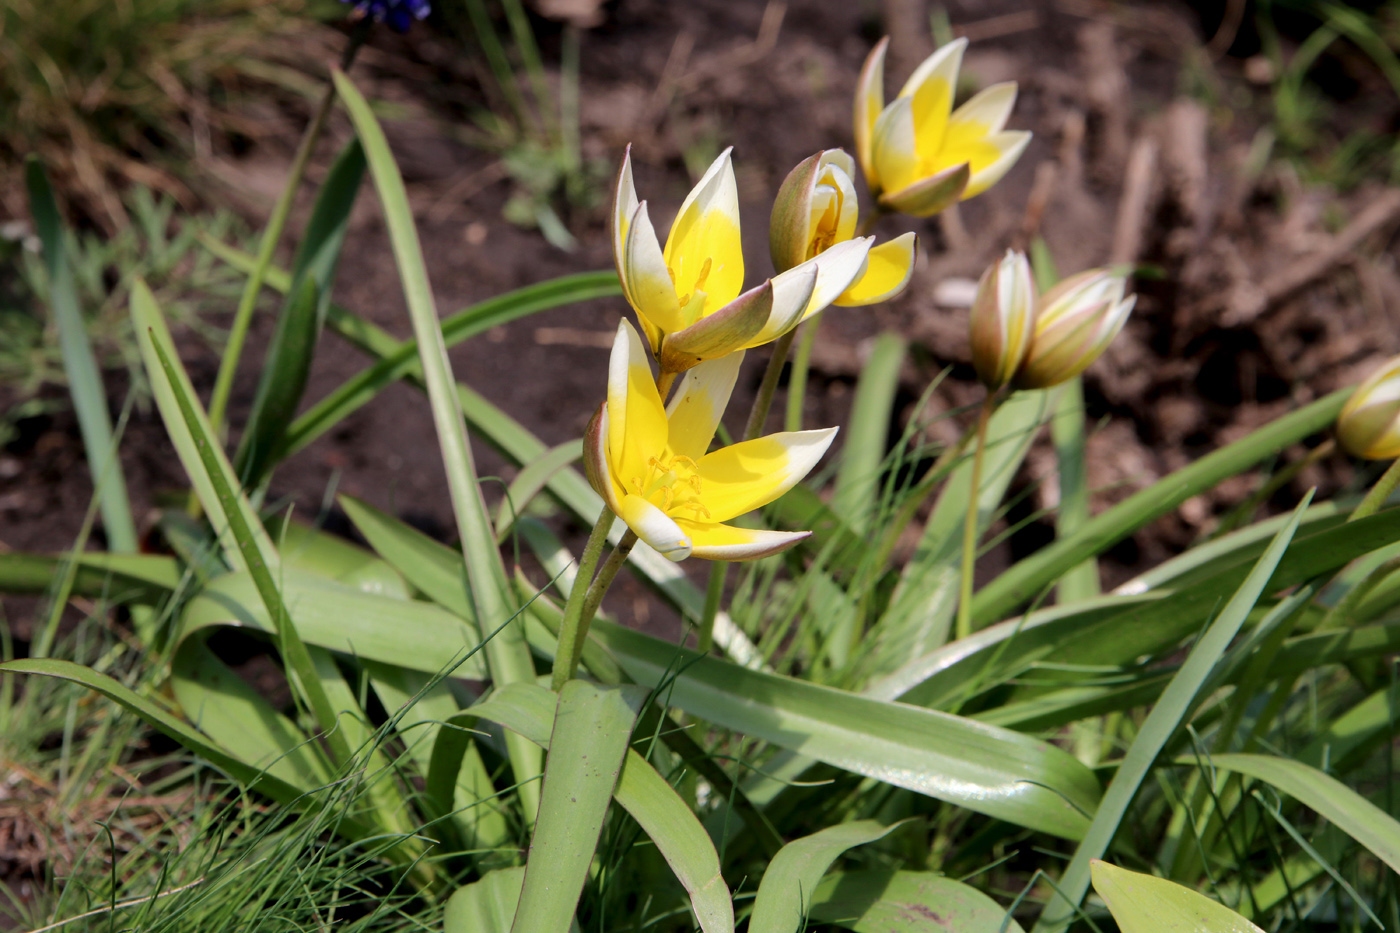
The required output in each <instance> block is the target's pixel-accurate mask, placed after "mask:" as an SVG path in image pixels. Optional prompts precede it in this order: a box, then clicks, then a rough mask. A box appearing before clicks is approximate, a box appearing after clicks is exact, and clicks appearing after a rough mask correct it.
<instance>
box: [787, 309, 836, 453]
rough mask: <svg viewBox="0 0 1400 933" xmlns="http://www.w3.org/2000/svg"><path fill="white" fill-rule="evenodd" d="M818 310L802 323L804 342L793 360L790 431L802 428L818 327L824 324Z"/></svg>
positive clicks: (789, 406)
mask: <svg viewBox="0 0 1400 933" xmlns="http://www.w3.org/2000/svg"><path fill="white" fill-rule="evenodd" d="M825 313H826V312H825V311H818V312H817V313H816V314H814V315H812V316H811V317H810V318H808V319H807V320H806V321H804V322H803V324H802V342H801V343H799V344H798V345H797V356H795V357H793V360H792V372H790V373H789V374H788V396H787V418H786V420H785V422H784V426H785V428H786V429H787V430H789V431H801V430H802V403H803V402H804V401H805V400H806V398H807V370H808V369H810V368H811V365H812V347H813V345H814V344H816V342H817V329H818V328H819V327H821V325H822V315H823V314H825Z"/></svg>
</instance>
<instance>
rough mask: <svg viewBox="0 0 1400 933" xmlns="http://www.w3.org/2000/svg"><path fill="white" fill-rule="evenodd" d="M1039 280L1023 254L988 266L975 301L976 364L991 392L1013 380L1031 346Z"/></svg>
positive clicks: (1007, 254) (979, 377)
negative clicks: (1034, 276) (1036, 284)
mask: <svg viewBox="0 0 1400 933" xmlns="http://www.w3.org/2000/svg"><path fill="white" fill-rule="evenodd" d="M1034 317H1035V280H1034V278H1032V276H1031V264H1030V263H1029V262H1027V261H1026V257H1025V255H1024V254H1022V253H1017V252H1012V251H1011V250H1007V251H1006V256H1005V257H1003V258H1002V260H1001V262H999V263H997V264H996V265H994V266H990V267H988V269H987V271H986V272H984V273H982V281H981V282H979V283H978V285H977V298H976V299H975V300H974V301H973V303H972V318H971V325H972V365H973V366H974V367H975V368H976V369H977V378H978V379H981V380H982V384H983V385H984V386H986V387H987V390H988V391H989V392H995V391H996V390H997V389H1000V388H1001V387H1002V386H1004V385H1006V384H1007V383H1008V382H1010V381H1011V379H1012V377H1013V376H1015V375H1016V371H1017V370H1018V369H1020V367H1021V362H1022V361H1023V360H1024V359H1025V357H1026V351H1027V350H1029V349H1030V344H1031V328H1032V326H1033V324H1034Z"/></svg>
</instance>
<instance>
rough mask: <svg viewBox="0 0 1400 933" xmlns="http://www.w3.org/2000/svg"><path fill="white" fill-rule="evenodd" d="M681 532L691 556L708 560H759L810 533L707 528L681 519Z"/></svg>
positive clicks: (784, 549) (709, 526) (791, 544)
mask: <svg viewBox="0 0 1400 933" xmlns="http://www.w3.org/2000/svg"><path fill="white" fill-rule="evenodd" d="M676 523H677V524H678V525H679V526H680V527H681V530H682V531H684V532H686V533H687V534H688V535H689V536H690V540H691V551H690V556H692V557H700V558H703V559H705V560H758V559H759V558H760V557H768V556H770V555H773V554H777V553H779V552H780V551H786V550H787V549H788V548H790V547H792V546H793V545H794V544H796V543H797V542H799V541H801V540H802V539H803V538H807V537H810V536H811V534H812V533H811V532H810V531H765V530H762V529H757V528H736V527H735V526H733V525H705V524H701V523H699V522H692V521H689V520H688V519H684V518H682V519H677V520H676Z"/></svg>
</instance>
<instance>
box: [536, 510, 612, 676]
mask: <svg viewBox="0 0 1400 933" xmlns="http://www.w3.org/2000/svg"><path fill="white" fill-rule="evenodd" d="M616 517H617V516H615V515H614V514H613V511H612V509H610V508H608V507H607V506H603V513H602V514H601V515H599V516H598V521H597V522H596V523H594V525H593V531H592V532H590V533H589V535H588V543H587V544H585V545H584V546H583V559H582V560H580V561H579V565H578V575H577V576H576V577H574V585H573V588H572V589H570V590H569V601H568V602H567V603H565V604H564V621H563V622H562V623H561V624H560V626H559V644H558V647H556V648H555V649H554V676H553V677H552V679H551V682H550V686H551V687H552V688H553V689H554V691H555V692H556V693H557V692H559V690H561V689H562V688H563V686H564V684H566V683H567V682H568V681H569V678H571V677H573V676H574V671H576V670H577V669H578V659H579V657H580V656H581V655H582V654H583V636H582V634H581V633H580V627H579V621H580V620H581V619H582V618H583V606H584V602H585V601H586V600H585V597H586V596H587V594H588V585H589V583H590V582H592V580H593V571H594V570H596V569H597V567H598V558H599V557H601V556H602V554H603V545H605V544H607V543H608V532H609V531H610V530H611V529H612V525H613V519H615V518H616ZM584 631H586V629H585V630H584Z"/></svg>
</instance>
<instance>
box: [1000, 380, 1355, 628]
mask: <svg viewBox="0 0 1400 933" xmlns="http://www.w3.org/2000/svg"><path fill="white" fill-rule="evenodd" d="M1350 392H1351V390H1350V389H1341V390H1339V391H1337V392H1333V393H1332V394H1331V395H1328V396H1326V397H1325V398H1321V399H1318V400H1317V401H1316V402H1313V403H1312V404H1311V405H1308V406H1306V407H1304V408H1301V409H1299V410H1298V411H1295V412H1291V413H1289V414H1287V415H1284V416H1283V417H1282V418H1278V419H1276V420H1274V421H1271V422H1269V423H1268V424H1266V425H1265V426H1264V427H1262V428H1259V429H1258V430H1256V431H1254V432H1253V433H1251V434H1249V435H1248V436H1246V437H1244V438H1241V439H1240V440H1238V441H1235V442H1234V443H1233V444H1230V445H1228V446H1226V447H1222V448H1221V449H1219V450H1216V451H1214V452H1212V453H1209V454H1207V455H1206V456H1204V457H1202V458H1201V459H1199V460H1197V461H1196V462H1195V463H1192V464H1191V465H1190V466H1186V467H1183V468H1182V469H1180V470H1177V471H1176V472H1175V473H1172V474H1171V475H1170V476H1165V477H1163V478H1162V479H1160V480H1158V481H1157V482H1156V483H1153V484H1152V485H1151V486H1149V487H1147V488H1146V489H1144V490H1142V491H1141V492H1138V493H1135V494H1134V495H1132V496H1130V497H1129V498H1127V499H1125V500H1123V501H1122V502H1120V503H1118V504H1117V505H1115V506H1113V507H1112V508H1111V509H1108V510H1107V511H1105V512H1102V513H1100V514H1099V515H1096V516H1094V517H1093V518H1091V519H1090V520H1089V521H1088V522H1086V523H1085V524H1084V526H1083V527H1082V528H1080V530H1079V531H1078V532H1076V533H1075V534H1074V535H1072V536H1071V537H1068V538H1063V539H1061V540H1059V541H1056V542H1055V543H1054V544H1051V545H1050V546H1048V547H1044V548H1041V549H1040V550H1039V551H1036V552H1035V554H1033V555H1031V556H1030V557H1027V558H1025V559H1024V560H1021V561H1019V562H1017V563H1016V564H1013V565H1012V566H1011V567H1010V568H1008V569H1006V570H1004V571H1002V572H1001V574H999V575H998V576H997V578H996V579H995V580H993V581H991V582H990V583H988V584H987V585H986V586H984V587H983V588H982V589H981V591H979V592H978V593H977V595H976V597H975V598H974V599H973V618H974V623H975V624H976V625H978V626H984V625H989V624H991V623H993V622H996V621H998V620H1000V619H1002V618H1004V617H1005V616H1006V615H1008V614H1009V613H1010V612H1012V611H1013V610H1015V609H1016V607H1017V606H1020V605H1022V604H1023V603H1025V602H1027V601H1029V600H1031V599H1033V598H1035V596H1036V594H1037V593H1039V592H1040V591H1041V590H1042V589H1044V588H1045V587H1046V586H1049V585H1050V584H1051V583H1053V582H1055V581H1056V580H1058V579H1059V578H1060V576H1061V575H1062V574H1063V573H1064V572H1065V571H1066V570H1068V569H1069V568H1071V567H1073V566H1075V565H1076V564H1079V563H1081V562H1082V561H1083V560H1084V559H1085V558H1086V557H1089V556H1091V555H1098V554H1102V553H1103V552H1104V551H1106V550H1107V549H1108V548H1110V547H1112V546H1113V545H1114V544H1117V543H1118V542H1119V541H1122V540H1123V539H1124V538H1126V537H1127V536H1128V535H1130V534H1132V533H1133V532H1134V531H1136V530H1137V529H1139V528H1142V527H1143V526H1144V525H1147V524H1148V523H1150V522H1152V521H1155V520H1156V519H1158V518H1161V517H1162V516H1163V515H1166V514H1167V513H1169V512H1171V511H1172V510H1173V509H1175V508H1176V507H1177V506H1179V505H1181V503H1183V502H1185V501H1186V500H1187V499H1189V498H1191V497H1192V496H1194V495H1198V494H1199V493H1201V492H1204V491H1205V490H1207V489H1210V488H1212V487H1214V486H1215V485H1216V484H1218V483H1220V482H1221V481H1222V480H1225V479H1227V478H1229V477H1231V476H1234V475H1235V474H1237V473H1240V472H1243V471H1244V470H1247V469H1249V468H1250V467H1251V466H1253V465H1254V464H1256V463H1259V462H1260V461H1261V460H1264V459H1266V458H1267V457H1270V456H1272V455H1273V454H1275V453H1277V452H1278V451H1280V450H1283V449H1284V448H1285V447H1287V446H1289V445H1290V444H1295V443H1297V442H1298V441H1301V440H1302V439H1304V438H1305V437H1307V436H1308V435H1309V434H1315V433H1317V432H1318V431H1321V430H1323V429H1324V428H1326V427H1327V426H1328V425H1329V424H1331V423H1332V422H1333V421H1334V420H1335V419H1336V417H1337V413H1338V412H1340V411H1341V410H1342V405H1343V404H1344V403H1345V402H1346V400H1347V397H1348V395H1349V394H1350Z"/></svg>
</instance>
